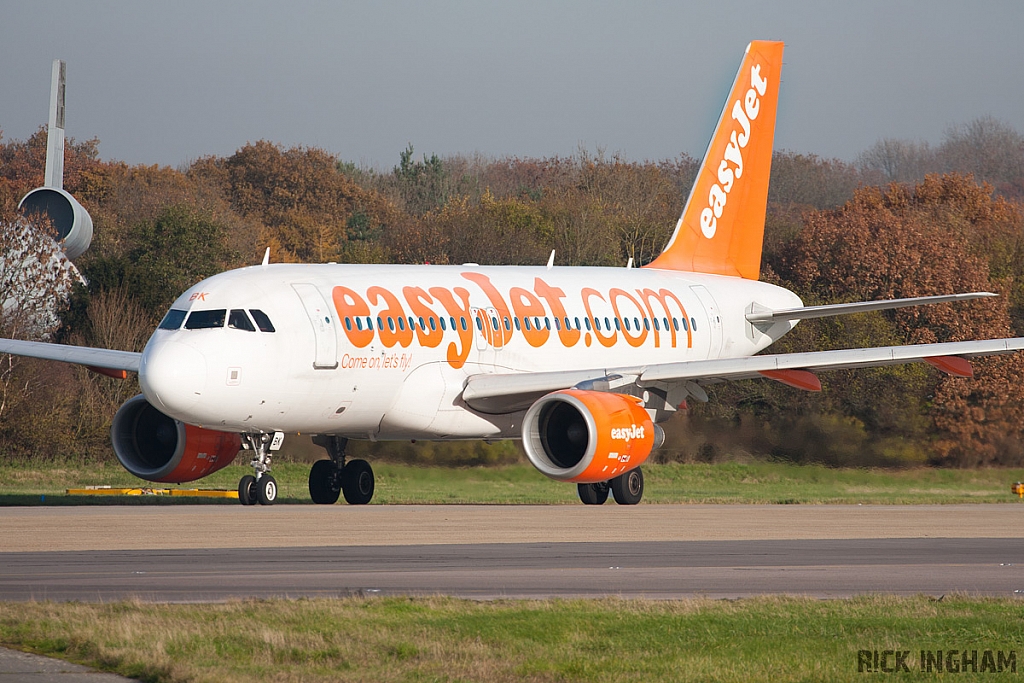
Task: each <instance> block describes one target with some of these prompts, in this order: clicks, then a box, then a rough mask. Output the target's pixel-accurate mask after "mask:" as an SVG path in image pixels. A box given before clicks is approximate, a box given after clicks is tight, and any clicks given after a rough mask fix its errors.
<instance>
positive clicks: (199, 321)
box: [185, 308, 227, 330]
mask: <svg viewBox="0 0 1024 683" xmlns="http://www.w3.org/2000/svg"><path fill="white" fill-rule="evenodd" d="M226 315H227V310H225V309H223V308H216V309H213V310H209V311H192V312H191V313H189V315H188V320H186V321H185V329H186V330H208V329H211V328H215V327H224V317H225V316H226Z"/></svg>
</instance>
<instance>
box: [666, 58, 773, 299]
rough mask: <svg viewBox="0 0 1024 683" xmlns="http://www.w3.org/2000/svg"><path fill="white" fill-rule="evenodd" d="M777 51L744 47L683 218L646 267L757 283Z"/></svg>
mask: <svg viewBox="0 0 1024 683" xmlns="http://www.w3.org/2000/svg"><path fill="white" fill-rule="evenodd" d="M782 48H783V44H782V43H781V42H770V41H763V40H755V41H754V42H752V43H750V44H749V45H748V46H747V51H746V53H745V54H744V56H743V61H742V63H741V64H740V70H739V73H738V74H737V75H736V81H735V82H734V83H733V86H732V90H731V91H730V93H729V98H728V99H727V100H726V102H725V109H724V110H723V111H722V117H721V118H720V119H719V121H718V127H717V128H716V129H715V134H714V135H713V136H712V138H711V142H710V144H709V145H708V149H707V152H706V153H705V154H704V160H703V162H702V163H701V167H700V171H698V172H697V179H696V181H694V184H693V189H692V190H691V191H690V197H689V199H687V200H686V208H684V209H683V215H682V216H681V217H680V218H679V221H678V222H677V223H676V229H675V232H674V233H673V234H672V238H671V239H670V240H669V242H668V245H667V246H666V247H665V250H664V251H663V252H662V253H661V255H660V256H658V258H656V259H654V261H652V262H651V263H650V264H648V266H647V267H649V268H663V269H666V270H684V271H693V272H698V273H714V274H716V275H733V276H738V277H744V278H747V279H750V280H756V279H757V278H758V276H759V275H760V271H761V244H762V241H763V239H764V217H765V207H766V206H767V203H768V177H769V175H770V173H771V165H772V144H773V141H774V138H775V114H776V111H777V109H778V102H779V77H780V75H781V73H782Z"/></svg>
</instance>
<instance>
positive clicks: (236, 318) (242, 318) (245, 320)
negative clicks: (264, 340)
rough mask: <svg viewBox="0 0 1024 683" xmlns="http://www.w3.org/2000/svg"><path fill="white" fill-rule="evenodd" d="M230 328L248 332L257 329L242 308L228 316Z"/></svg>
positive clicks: (236, 309) (234, 310) (233, 310)
mask: <svg viewBox="0 0 1024 683" xmlns="http://www.w3.org/2000/svg"><path fill="white" fill-rule="evenodd" d="M228 327H231V328H234V329H236V330H245V331H246V332H255V331H256V328H255V327H253V326H252V321H250V320H249V316H247V315H246V314H245V311H243V310H242V309H240V308H235V309H232V310H231V314H230V315H228Z"/></svg>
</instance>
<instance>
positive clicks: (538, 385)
mask: <svg viewBox="0 0 1024 683" xmlns="http://www.w3.org/2000/svg"><path fill="white" fill-rule="evenodd" d="M1021 350H1024V337H1016V338H1011V339H988V340H983V341H965V342H946V343H942V344H916V345H909V346H881V347H877V348H867V349H838V350H834V351H811V352H807V353H782V354H772V355H763V356H746V357H743V358H716V359H713V360H697V361H683V362H679V363H661V364H657V365H647V366H643V367H623V368H607V369H595V370H592V371H566V372H538V373H513V374H491V375H474V376H472V377H470V378H469V379H468V380H467V382H466V388H465V390H464V391H463V394H462V397H463V400H464V401H465V402H466V403H467V404H468V405H469V406H470V407H471V408H474V409H475V410H480V411H481V412H487V413H496V412H512V411H516V410H522V409H524V408H526V407H528V406H529V405H530V404H532V403H533V401H535V400H536V399H538V398H540V397H541V396H543V395H544V394H547V393H550V392H552V391H557V390H559V389H569V388H572V387H579V388H590V387H592V386H594V384H595V383H601V386H602V388H603V389H604V390H610V391H614V389H615V387H616V386H625V385H628V384H633V383H635V384H637V385H639V386H640V387H664V386H669V385H672V384H682V383H685V382H695V383H697V384H712V383H715V382H722V381H733V380H740V379H754V378H759V377H767V378H769V379H774V380H777V381H780V382H783V383H784V384H789V385H791V386H795V387H798V388H801V389H807V390H810V391H816V390H820V388H821V385H820V384H819V383H818V382H817V378H816V377H815V376H814V374H813V373H814V372H816V371H821V370H845V369H850V368H873V367H882V366H885V365H901V364H904V363H915V362H927V363H929V364H931V365H933V366H935V367H937V368H939V369H940V370H943V371H944V372H948V373H951V374H955V375H962V376H970V375H971V367H970V363H969V362H968V361H967V359H969V358H974V357H976V356H990V355H997V354H1005V353H1013V352H1014V351H1021Z"/></svg>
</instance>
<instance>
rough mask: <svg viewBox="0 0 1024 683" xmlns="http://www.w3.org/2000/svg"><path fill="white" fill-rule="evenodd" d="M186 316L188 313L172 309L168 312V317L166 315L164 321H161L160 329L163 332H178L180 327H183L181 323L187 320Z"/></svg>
mask: <svg viewBox="0 0 1024 683" xmlns="http://www.w3.org/2000/svg"><path fill="white" fill-rule="evenodd" d="M186 315H187V312H186V311H182V310H179V309H177V308H172V309H171V310H169V311H167V315H165V316H164V319H163V320H161V321H160V329H161V330H176V329H178V328H179V327H181V322H182V321H183V320H184V319H185V316H186Z"/></svg>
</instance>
